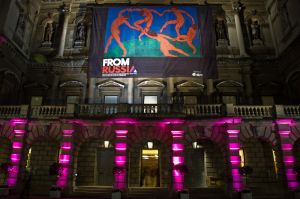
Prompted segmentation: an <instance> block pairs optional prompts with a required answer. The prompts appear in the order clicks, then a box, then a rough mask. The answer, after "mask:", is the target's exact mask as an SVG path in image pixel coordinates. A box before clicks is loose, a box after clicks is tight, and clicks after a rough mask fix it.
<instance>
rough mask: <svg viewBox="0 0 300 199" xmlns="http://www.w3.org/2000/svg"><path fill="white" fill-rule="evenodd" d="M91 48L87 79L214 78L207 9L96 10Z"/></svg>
mask: <svg viewBox="0 0 300 199" xmlns="http://www.w3.org/2000/svg"><path fill="white" fill-rule="evenodd" d="M90 46H91V49H90V59H89V69H90V77H170V76H182V77H185V76H187V77H192V76H202V75H204V76H205V77H207V78H210V77H213V76H214V75H215V74H216V49H215V46H216V45H215V32H214V25H213V17H212V8H210V7H208V6H176V7H173V6H172V7H171V6H120V7H106V6H105V7H96V8H94V11H93V28H92V36H91V45H90Z"/></svg>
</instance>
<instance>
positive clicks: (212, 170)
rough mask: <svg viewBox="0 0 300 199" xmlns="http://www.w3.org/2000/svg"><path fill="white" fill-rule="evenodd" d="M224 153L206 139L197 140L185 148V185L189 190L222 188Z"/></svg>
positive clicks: (224, 165) (225, 171)
mask: <svg viewBox="0 0 300 199" xmlns="http://www.w3.org/2000/svg"><path fill="white" fill-rule="evenodd" d="M225 160H226V156H225V153H222V152H221V150H220V148H219V146H218V145H217V144H215V143H213V142H212V141H210V140H208V139H198V140H197V141H194V142H192V143H189V145H188V146H186V147H185V162H186V165H187V167H188V170H189V172H188V174H187V175H185V185H186V187H189V188H203V187H222V186H223V185H224V179H225V174H226V173H227V170H226V164H225V162H226V161H225Z"/></svg>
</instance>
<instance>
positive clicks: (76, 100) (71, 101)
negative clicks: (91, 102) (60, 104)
mask: <svg viewBox="0 0 300 199" xmlns="http://www.w3.org/2000/svg"><path fill="white" fill-rule="evenodd" d="M78 103H79V96H77V95H74V96H73V95H71V96H67V104H78Z"/></svg>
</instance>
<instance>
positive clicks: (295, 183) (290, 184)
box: [288, 181, 299, 189]
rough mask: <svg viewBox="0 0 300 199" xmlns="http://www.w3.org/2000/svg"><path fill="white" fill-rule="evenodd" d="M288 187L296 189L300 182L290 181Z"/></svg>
mask: <svg viewBox="0 0 300 199" xmlns="http://www.w3.org/2000/svg"><path fill="white" fill-rule="evenodd" d="M288 187H289V188H291V189H296V188H298V187H299V183H298V182H296V181H294V182H288Z"/></svg>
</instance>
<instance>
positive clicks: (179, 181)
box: [170, 124, 186, 192]
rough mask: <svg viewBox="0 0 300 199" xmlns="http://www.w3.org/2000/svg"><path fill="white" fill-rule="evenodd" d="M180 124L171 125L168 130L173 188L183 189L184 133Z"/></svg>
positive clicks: (175, 189) (176, 189)
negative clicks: (170, 139)
mask: <svg viewBox="0 0 300 199" xmlns="http://www.w3.org/2000/svg"><path fill="white" fill-rule="evenodd" d="M182 125H183V124H181V125H172V127H171V129H170V131H171V134H172V138H173V142H172V164H173V168H172V176H173V190H174V191H176V192H177V191H182V190H183V189H184V175H185V171H184V169H185V168H184V167H186V166H185V164H184V133H185V131H184V130H183V128H182Z"/></svg>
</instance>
